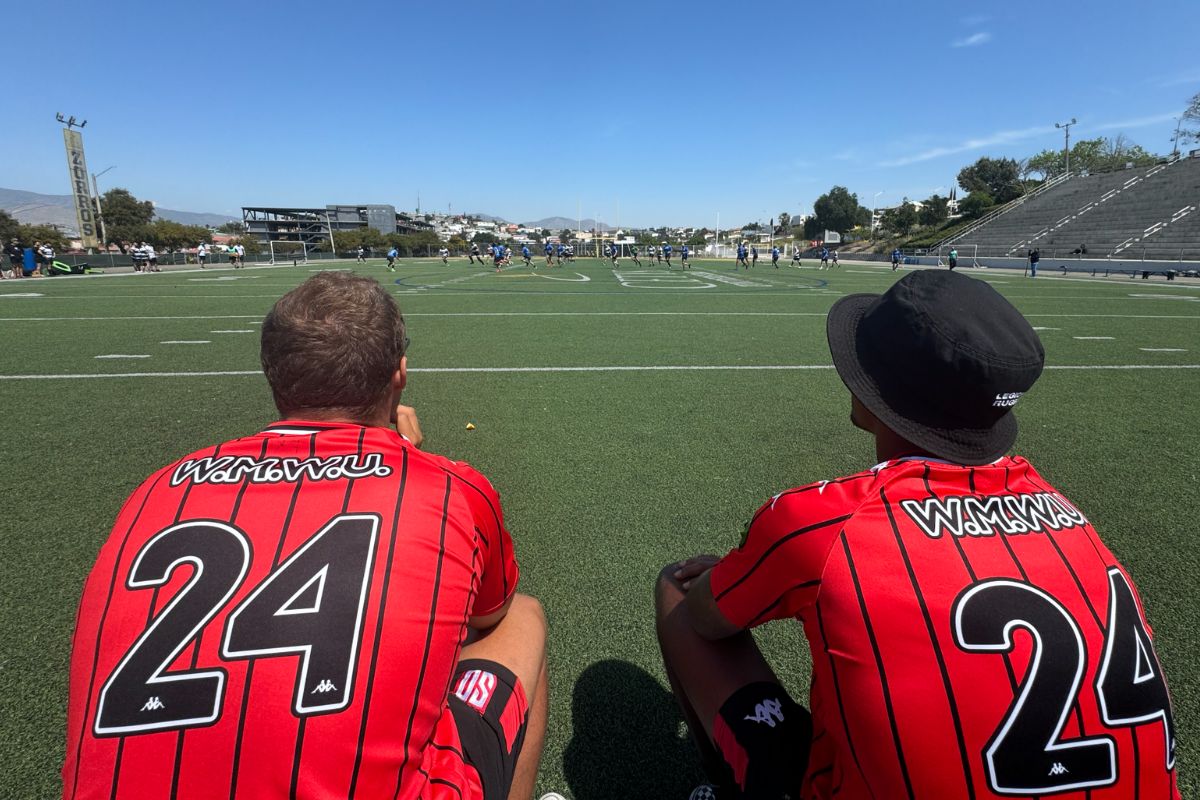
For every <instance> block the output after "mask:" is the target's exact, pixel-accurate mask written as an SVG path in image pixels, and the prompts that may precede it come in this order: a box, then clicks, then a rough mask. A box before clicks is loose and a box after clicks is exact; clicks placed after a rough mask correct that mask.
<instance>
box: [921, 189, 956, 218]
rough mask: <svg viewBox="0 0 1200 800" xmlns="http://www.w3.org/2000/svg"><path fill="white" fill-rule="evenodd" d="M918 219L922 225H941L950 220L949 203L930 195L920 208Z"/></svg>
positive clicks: (943, 198)
mask: <svg viewBox="0 0 1200 800" xmlns="http://www.w3.org/2000/svg"><path fill="white" fill-rule="evenodd" d="M917 216H918V218H919V219H920V222H921V224H922V225H941V224H942V223H943V222H945V221H946V220H948V219H950V201H949V200H947V199H946V198H945V197H941V196H939V195H936V194H935V195H931V196H930V198H929V199H928V200H926V201H925V202H924V204H922V206H921V211H920V212H919V213H918V215H917Z"/></svg>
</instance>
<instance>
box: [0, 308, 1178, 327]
mask: <svg viewBox="0 0 1200 800" xmlns="http://www.w3.org/2000/svg"><path fill="white" fill-rule="evenodd" d="M404 316H405V318H406V319H407V318H409V317H825V316H828V313H827V312H825V311H444V312H441V311H423V312H416V313H409V314H405V315H404ZM1025 316H1026V317H1027V318H1029V319H1034V318H1042V317H1051V318H1072V319H1200V314H1026V315H1025ZM193 319H194V320H214V319H248V320H255V321H254V322H247V323H244V324H246V325H261V324H262V315H261V314H216V315H187V316H132V317H0V322H133V321H142V320H146V321H151V320H153V321H162V320H167V321H182V320H193Z"/></svg>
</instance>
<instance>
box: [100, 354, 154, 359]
mask: <svg viewBox="0 0 1200 800" xmlns="http://www.w3.org/2000/svg"><path fill="white" fill-rule="evenodd" d="M149 357H150V356H149V355H127V354H125V353H112V354H110V355H106V356H96V358H149Z"/></svg>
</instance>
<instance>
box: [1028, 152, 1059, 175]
mask: <svg viewBox="0 0 1200 800" xmlns="http://www.w3.org/2000/svg"><path fill="white" fill-rule="evenodd" d="M1065 168H1066V167H1065V165H1064V164H1063V154H1062V151H1061V150H1043V151H1042V152H1040V153H1038V154H1037V155H1035V156H1033V157H1032V158H1029V159H1028V160H1026V162H1025V172H1026V174H1032V173H1038V174H1040V175H1041V176H1042V177H1043V178H1044V179H1046V180H1049V179H1051V178H1056V177H1058V176H1059V175H1061V174H1062V173H1063V170H1064V169H1065Z"/></svg>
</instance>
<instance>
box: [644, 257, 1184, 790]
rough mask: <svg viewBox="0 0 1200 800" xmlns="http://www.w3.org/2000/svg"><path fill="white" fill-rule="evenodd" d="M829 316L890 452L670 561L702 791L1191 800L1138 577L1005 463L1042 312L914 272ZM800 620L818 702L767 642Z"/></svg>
mask: <svg viewBox="0 0 1200 800" xmlns="http://www.w3.org/2000/svg"><path fill="white" fill-rule="evenodd" d="M826 327H827V338H828V342H829V349H830V352H831V354H832V356H833V364H834V367H835V368H836V369H837V372H838V374H839V376H840V377H841V379H842V382H843V383H844V384H845V385H846V388H847V389H848V390H849V393H850V398H849V400H850V408H851V412H850V419H851V422H852V423H853V424H854V425H855V426H857V427H859V428H861V429H863V430H864V431H867V432H868V433H870V434H871V435H872V438H873V439H874V457H875V460H876V461H878V462H879V463H877V464H876V465H875V466H873V467H871V468H870V469H867V470H864V471H862V472H858V473H856V474H853V475H846V476H843V477H837V478H833V479H830V480H821V481H817V482H815V483H810V484H808V485H805V486H801V487H798V488H793V489H786V490H784V491H781V492H780V493H778V494H776V495H775V496H774V497H772V498H770V499H769V500H767V502H766V503H764V504H763V505H762V507H760V508H759V509H758V511H757V512H756V513H755V514H754V516H753V518H752V519H751V520H750V522H749V523H748V525H747V528H746V532H745V533H744V534H743V536H742V539H741V544H740V545H738V546H737V547H736V548H735V549H733V550H732V551H731V552H730V553H728V554H727V555H726V556H724V557H718V556H710V555H702V556H696V557H694V558H689V559H686V560H684V561H680V562H677V563H674V564H669V565H667V566H666V567H665V568H664V569H663V571H662V572H661V574H660V575H659V579H658V583H657V586H656V610H657V630H658V639H659V643H660V646H661V648H662V654H663V660H664V663H665V665H666V672H667V677H668V678H669V680H670V684H671V688H672V690H673V691H674V693H675V696H676V699H677V700H678V701H679V704H680V707H681V708H682V710H683V714H684V718H685V720H686V721H687V723H688V727H689V729H690V730H691V733H692V737H693V738H694V739H695V740H696V743H697V745H698V747H699V750H700V752H701V755H702V760H703V762H704V765H705V768H706V771H708V773H709V776H710V779H711V780H713V781H714V782H715V783H716V784H717V786H716V788H715V789H713V788H711V787H705V789H706V790H707V791H708V792H710V794H708V795H707V796H709V797H711V796H712V794H711V793H715V794H716V796H717V797H718V798H724V797H729V796H732V797H753V798H770V799H771V800H782V798H789V797H790V798H801V797H803V798H812V797H816V798H831V797H833V796H834V795H837V797H838V798H839V800H841V799H843V798H844V799H845V800H866V798H877V799H878V800H884V799H885V798H886V799H887V800H891V798H904V797H908V798H914V797H915V798H937V799H938V800H943V799H947V800H949V799H953V800H959V799H960V798H976V800H999V799H1000V798H1005V797H1026V798H1032V797H1035V796H1038V797H1047V796H1058V795H1060V794H1062V793H1069V794H1066V795H1064V796H1069V797H1072V798H1074V797H1082V796H1083V793H1084V792H1085V791H1087V790H1095V791H1096V793H1097V794H1096V796H1097V797H1099V796H1111V797H1114V798H1116V797H1120V798H1133V797H1144V798H1148V797H1161V798H1169V799H1171V800H1180V792H1179V788H1178V783H1177V775H1176V771H1175V749H1176V732H1175V724H1174V720H1173V716H1172V710H1171V701H1170V697H1169V694H1168V691H1167V684H1166V681H1165V679H1164V677H1163V670H1162V664H1161V662H1160V661H1159V659H1158V657H1157V655H1156V654H1155V650H1154V639H1153V634H1152V633H1151V630H1150V626H1149V625H1148V624H1147V623H1146V618H1145V611H1144V610H1143V608H1144V606H1143V603H1142V601H1141V600H1140V599H1139V598H1138V595H1137V591H1136V589H1135V588H1134V582H1133V580H1132V579H1131V578H1130V575H1129V572H1128V571H1127V570H1126V569H1125V568H1124V567H1123V566H1122V565H1121V564H1120V562H1119V561H1118V560H1117V559H1116V558H1115V557H1114V556H1113V554H1112V553H1111V552H1110V551H1109V550H1108V549H1107V548H1106V547H1105V545H1104V543H1103V541H1101V539H1100V536H1099V535H1098V534H1097V532H1096V530H1095V528H1093V527H1092V524H1091V522H1089V521H1088V519H1087V517H1085V516H1084V514H1083V513H1082V512H1081V511H1080V510H1079V509H1078V508H1076V507H1075V506H1074V505H1073V504H1072V503H1071V502H1070V501H1069V500H1068V499H1067V498H1066V497H1064V496H1063V495H1062V494H1061V493H1060V492H1059V491H1057V490H1056V489H1055V488H1054V486H1053V485H1051V484H1050V483H1049V482H1048V481H1047V480H1046V478H1044V477H1042V476H1041V475H1040V474H1038V472H1037V471H1036V470H1035V469H1034V467H1033V465H1032V464H1030V462H1029V461H1028V460H1027V459H1025V458H1022V457H1021V456H1016V455H1011V454H1010V450H1011V449H1012V447H1013V444H1014V443H1015V441H1016V436H1017V421H1016V417H1015V416H1014V414H1013V410H1012V409H1013V406H1015V405H1016V403H1017V402H1018V401H1019V400H1020V399H1021V397H1022V396H1023V395H1024V394H1025V393H1026V392H1027V391H1029V390H1030V389H1031V388H1033V386H1034V384H1035V382H1036V381H1037V379H1038V377H1039V376H1040V375H1041V372H1042V369H1043V366H1044V361H1045V354H1044V351H1043V349H1042V344H1041V342H1040V341H1039V340H1038V336H1037V333H1036V332H1035V331H1034V330H1033V328H1032V327H1030V325H1029V322H1028V321H1027V320H1026V319H1025V318H1024V317H1023V316H1022V315H1021V313H1020V312H1019V311H1017V309H1016V308H1015V307H1013V305H1012V304H1011V303H1009V301H1008V300H1007V299H1005V298H1004V297H1003V296H1002V295H1001V294H1000V293H999V292H997V291H996V290H995V289H993V288H992V287H991V286H989V285H988V284H987V283H985V282H983V281H978V280H974V279H972V278H968V277H966V276H964V275H963V274H962V273H959V272H950V271H948V270H947V271H945V272H942V271H939V270H924V271H922V270H918V271H914V272H911V273H908V274H906V275H905V276H904V277H903V278H902V279H901V280H899V281H897V282H896V283H895V284H894V285H893V286H892V288H890V289H889V290H888V291H887V292H886V293H884V294H883V295H873V294H855V295H849V296H847V297H843V298H841V299H840V300H838V301H837V302H836V303H835V304H834V305H833V307H832V308H831V309H830V311H829V315H828V318H827V324H826ZM914 378H916V379H914ZM1044 402H1046V403H1050V402H1051V401H1050V400H1045V401H1044ZM788 619H795V620H797V621H799V622H800V623H801V624H802V625H803V628H804V633H805V636H806V637H807V639H808V644H809V650H810V653H809V655H810V656H811V663H812V665H813V666H812V681H811V684H810V692H809V693H810V706H809V709H811V710H809V709H805V708H803V707H802V706H800V705H799V704H798V703H796V702H795V701H794V700H792V698H791V697H790V696H789V695H788V693H787V691H786V690H785V689H784V688H783V686H782V685H781V683H780V681H779V678H778V677H777V676H776V673H775V671H774V670H773V669H772V666H771V665H770V664H768V663H767V661H766V659H765V658H764V657H763V655H762V653H761V652H760V650H759V649H758V646H757V644H756V643H755V639H754V638H753V637H752V636H751V634H750V629H751V628H756V627H758V626H760V625H763V624H764V623H767V622H769V621H771V620H788ZM768 635H769V634H768ZM796 658H799V655H798V654H797V656H796ZM793 663H794V661H793V659H792V658H788V659H786V660H783V661H781V662H780V663H779V664H777V666H778V667H779V668H780V670H781V671H782V670H788V671H791V670H792V669H794V668H793V667H792V664H793ZM1051 687H1053V689H1054V690H1055V691H1054V692H1053V693H1051V692H1050V691H1049V689H1050V688H1051ZM1042 691H1045V692H1046V693H1045V694H1041V692H1042ZM1027 701H1028V702H1027ZM697 791H701V790H700V789H698V790H697ZM697 796H699V795H698V794H696V793H693V797H697Z"/></svg>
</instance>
